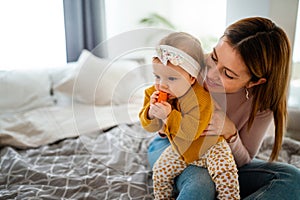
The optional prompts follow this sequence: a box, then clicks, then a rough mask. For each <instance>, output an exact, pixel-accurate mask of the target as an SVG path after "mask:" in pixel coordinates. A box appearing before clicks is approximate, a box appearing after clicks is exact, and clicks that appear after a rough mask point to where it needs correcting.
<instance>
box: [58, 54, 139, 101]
mask: <svg viewBox="0 0 300 200" xmlns="http://www.w3.org/2000/svg"><path fill="white" fill-rule="evenodd" d="M143 77H144V76H143V74H142V72H141V70H140V67H139V64H138V62H136V61H132V60H116V61H111V60H108V59H102V58H99V57H97V56H95V55H93V54H92V53H91V52H89V51H87V50H83V51H82V53H81V55H80V57H79V59H78V66H77V67H76V68H74V69H73V70H71V71H70V73H69V74H67V75H66V77H64V79H62V80H61V82H60V83H58V84H56V85H54V92H55V91H60V92H64V93H67V94H69V95H72V96H73V100H75V101H77V102H80V103H85V104H93V105H109V104H111V103H112V104H117V105H119V104H124V103H128V102H129V101H130V98H131V95H132V94H133V93H134V92H136V90H137V89H138V88H139V87H141V85H143V84H144V82H145V80H144V78H143Z"/></svg>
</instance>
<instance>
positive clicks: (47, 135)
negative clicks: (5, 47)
mask: <svg viewBox="0 0 300 200" xmlns="http://www.w3.org/2000/svg"><path fill="white" fill-rule="evenodd" d="M108 62H109V61H108V60H104V59H99V58H98V57H95V56H93V55H92V54H91V52H88V51H86V50H84V51H83V52H82V54H81V56H80V58H79V59H78V61H77V62H74V63H69V64H67V66H64V67H61V68H59V69H55V70H53V69H51V70H34V71H30V72H28V70H26V71H21V72H20V71H17V72H16V71H10V72H3V71H1V72H0V73H1V74H0V81H1V84H0V93H1V96H2V95H3V94H5V98H4V99H3V98H2V97H1V100H0V104H1V105H0V111H1V115H0V155H1V157H0V167H1V169H0V199H109V200H112V199H153V195H152V180H151V169H150V167H149V165H148V162H147V154H146V152H147V146H148V144H149V142H150V141H151V140H152V138H153V137H154V136H155V133H147V132H145V131H144V130H143V129H142V128H141V126H140V124H139V120H138V112H139V109H140V107H141V104H142V99H143V98H142V96H143V92H142V91H143V89H144V87H145V85H143V87H140V88H139V87H137V85H141V83H142V82H143V83H145V82H147V81H145V79H146V78H147V77H145V76H144V73H142V72H141V71H139V70H136V69H137V68H136V67H137V66H138V65H139V64H138V63H137V62H135V61H132V60H130V61H129V60H122V61H118V62H115V63H114V64H113V66H112V67H110V69H109V70H108V71H105V73H108V74H109V76H105V77H108V78H103V79H101V80H100V82H101V83H99V79H98V78H97V77H99V75H101V74H103V68H102V69H99V66H105V65H107V63H108ZM83 64H84V65H85V66H87V67H85V68H82V65H83ZM120 66H122V67H121V69H120ZM100 68H101V67H100ZM79 74H80V75H79ZM20 77H21V78H20ZM137 77H140V78H137ZM19 79H20V80H22V81H19V82H18V81H16V80H19ZM115 80H122V81H124V82H126V83H127V84H126V87H125V88H124V87H123V84H122V81H121V83H120V82H119V83H116V81H115ZM128 80H131V82H130V83H129V82H128ZM132 80H134V81H132ZM95 83H97V84H95ZM94 84H95V85H98V86H97V87H95V88H91V90H85V89H84V88H85V87H87V85H89V86H90V85H94ZM99 85H100V86H99ZM101 85H102V86H101ZM73 86H74V87H73ZM20 88H22V90H21V91H19V90H20ZM11 90H13V91H15V93H13V94H12V93H10V92H9V91H11ZM116 91H118V92H116ZM132 91H134V92H132ZM90 92H92V94H91V93H90ZM25 94H26V96H24V95H25ZM93 94H96V95H94V96H93ZM16 95H19V96H16ZM91 96H92V98H91ZM99 96H101V98H98V97H99ZM272 142H273V136H272V135H269V136H267V137H266V138H265V140H264V142H263V144H262V147H261V149H260V151H259V154H258V155H257V157H258V158H261V159H265V160H267V159H268V157H269V155H270V152H271V149H272ZM279 161H280V162H287V163H290V164H292V165H295V166H297V167H299V168H300V142H299V141H297V140H295V139H292V138H288V137H286V138H285V139H284V141H283V146H282V151H281V153H280V157H279Z"/></svg>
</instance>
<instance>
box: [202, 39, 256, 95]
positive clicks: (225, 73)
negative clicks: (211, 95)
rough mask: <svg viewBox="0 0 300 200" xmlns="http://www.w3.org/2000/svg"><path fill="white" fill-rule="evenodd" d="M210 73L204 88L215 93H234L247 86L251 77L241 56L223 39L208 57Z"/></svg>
mask: <svg viewBox="0 0 300 200" xmlns="http://www.w3.org/2000/svg"><path fill="white" fill-rule="evenodd" d="M206 59H207V60H206V62H207V63H206V64H207V66H208V72H207V76H206V80H205V83H204V87H205V88H206V89H207V90H209V91H210V92H215V93H224V92H226V93H234V92H237V91H238V90H240V89H241V88H244V87H246V86H247V84H248V83H249V82H250V79H251V76H250V72H249V70H248V68H247V67H246V65H245V63H244V61H243V60H242V58H241V57H240V55H239V54H238V53H237V52H236V51H235V50H234V49H233V48H232V47H231V46H230V45H229V43H228V42H226V38H221V39H220V41H219V43H218V44H217V46H216V47H215V48H214V50H213V52H212V53H211V54H209V55H207V58H206Z"/></svg>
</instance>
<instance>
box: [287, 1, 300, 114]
mask: <svg viewBox="0 0 300 200" xmlns="http://www.w3.org/2000/svg"><path fill="white" fill-rule="evenodd" d="M292 61H293V64H292V77H291V83H290V91H289V101H288V105H289V107H295V108H299V109H300V3H299V5H298V16H297V27H296V34H295V42H294V52H293V59H292Z"/></svg>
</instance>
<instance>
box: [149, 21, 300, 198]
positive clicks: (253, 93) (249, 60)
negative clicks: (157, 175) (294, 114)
mask: <svg viewBox="0 0 300 200" xmlns="http://www.w3.org/2000/svg"><path fill="white" fill-rule="evenodd" d="M290 60H291V47H290V44H289V40H288V38H287V36H286V34H285V32H284V31H283V30H282V29H281V28H280V27H278V26H276V25H275V24H274V23H273V22H272V21H270V20H269V19H266V18H261V17H252V18H245V19H241V20H239V21H237V22H235V23H233V24H232V25H230V26H229V27H228V28H227V29H226V30H225V32H224V35H223V36H222V37H221V38H220V40H219V43H218V44H217V46H216V47H215V48H214V49H213V52H212V53H211V54H210V55H208V57H207V66H208V67H209V70H208V73H207V77H206V81H205V84H204V86H205V87H206V89H207V90H209V91H210V92H211V94H212V95H213V97H214V98H215V100H216V102H217V104H218V105H219V106H220V107H221V108H222V110H225V112H226V115H225V113H223V112H222V111H221V109H217V110H216V111H215V113H214V115H213V118H212V120H211V123H210V125H209V126H208V128H207V130H206V131H205V133H204V134H216V131H217V130H220V129H219V128H220V127H218V126H220V122H222V123H221V124H222V125H223V126H222V128H221V130H220V131H217V132H218V133H220V134H222V135H223V136H224V138H225V139H226V140H227V142H228V143H229V145H230V147H231V150H232V153H233V155H234V157H235V160H236V163H237V165H238V167H239V169H238V170H239V182H240V190H241V198H243V199H270V200H271V199H272V200H273V199H288V200H292V199H297V198H299V196H300V181H299V180H300V170H299V169H297V168H296V167H294V166H291V165H288V164H284V163H278V162H265V161H262V160H258V159H254V157H255V155H256V154H257V152H258V150H259V148H260V146H261V143H262V141H263V138H264V136H265V134H266V132H267V129H268V127H269V125H270V124H271V123H273V121H274V124H275V143H274V147H273V151H272V154H271V156H270V161H274V160H276V158H277V157H278V154H279V150H280V147H281V142H282V137H283V132H284V130H285V122H286V115H287V108H286V106H287V105H286V102H287V89H288V82H289V73H290ZM224 91H225V93H226V94H225V96H226V98H222V96H224V94H223V95H222V93H224ZM222 99H223V100H224V99H225V100H226V101H223V100H222ZM224 117H225V120H224ZM222 120H223V121H222ZM168 145H169V143H168V140H166V139H163V138H159V137H157V138H155V139H154V140H153V141H152V142H151V144H150V146H149V149H148V158H149V162H150V164H151V165H153V164H154V162H155V161H156V159H157V157H158V156H159V155H160V153H161V152H162V151H163V150H164V149H165V148H166V147H167V146H168ZM175 186H176V188H177V191H178V197H177V199H189V200H191V199H205V200H207V199H215V194H216V192H215V187H214V184H213V182H212V181H211V180H210V177H209V174H208V172H207V170H206V169H204V168H200V167H196V166H189V167H188V168H186V169H185V170H184V172H183V173H182V174H181V175H180V176H178V177H177V178H176V180H175Z"/></svg>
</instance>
